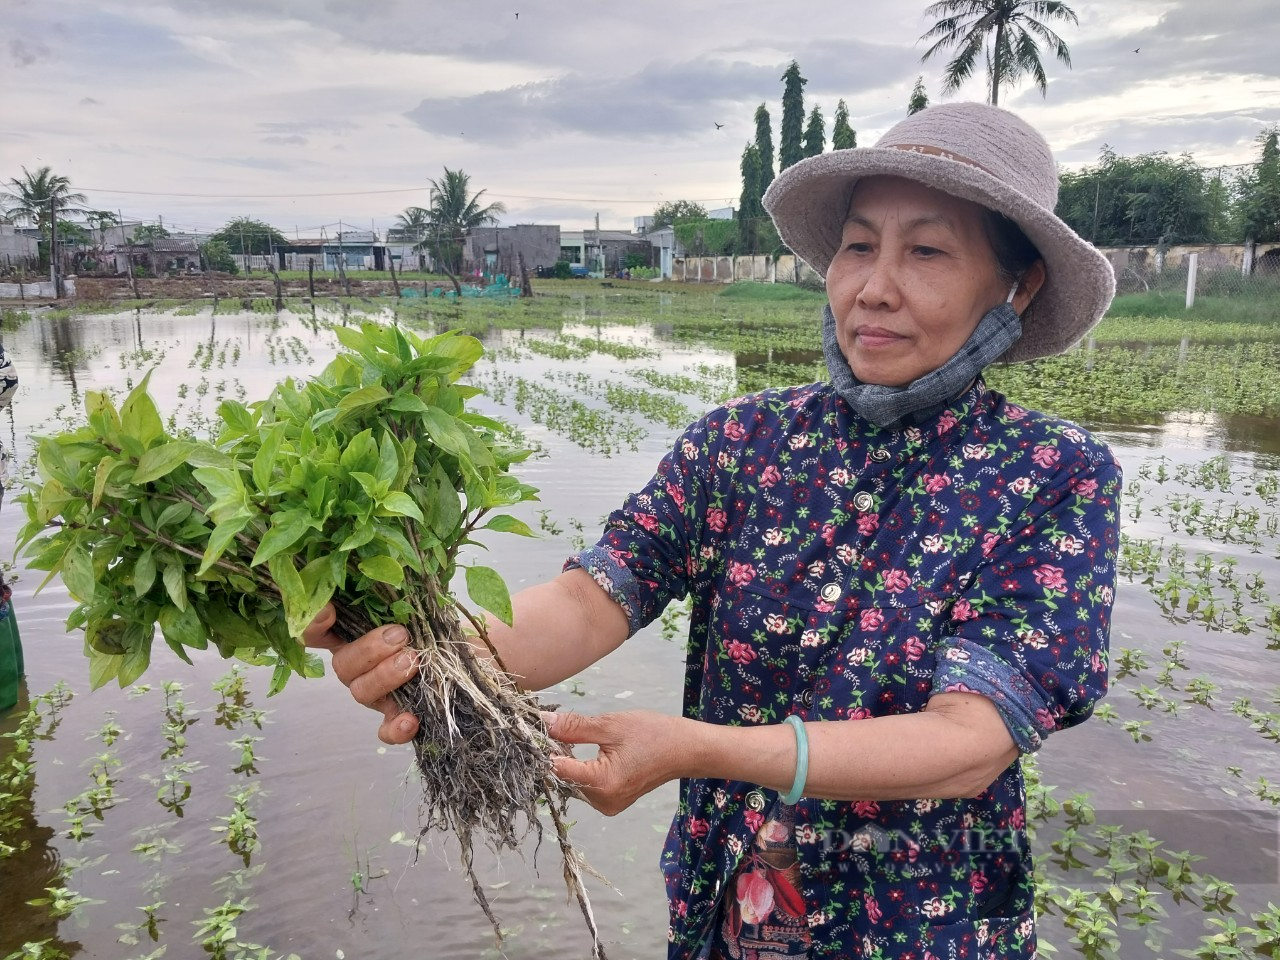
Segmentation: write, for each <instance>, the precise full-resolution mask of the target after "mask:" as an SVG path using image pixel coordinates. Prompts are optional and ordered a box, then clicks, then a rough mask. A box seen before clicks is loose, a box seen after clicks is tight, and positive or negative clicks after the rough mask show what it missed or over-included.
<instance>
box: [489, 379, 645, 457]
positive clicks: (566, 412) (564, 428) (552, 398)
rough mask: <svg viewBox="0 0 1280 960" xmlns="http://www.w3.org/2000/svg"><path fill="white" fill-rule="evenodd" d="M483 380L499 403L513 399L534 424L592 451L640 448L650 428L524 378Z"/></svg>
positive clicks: (607, 451) (608, 451)
mask: <svg viewBox="0 0 1280 960" xmlns="http://www.w3.org/2000/svg"><path fill="white" fill-rule="evenodd" d="M482 382H483V384H484V386H485V389H486V390H487V391H488V393H489V396H490V397H491V398H492V399H493V400H494V401H496V402H497V403H507V402H508V401H510V403H511V405H512V406H514V407H515V408H516V410H517V411H519V412H520V413H522V414H524V415H526V416H527V417H529V419H531V420H532V421H533V422H534V423H539V424H542V425H543V426H544V427H546V428H547V429H549V430H553V431H555V432H556V433H559V434H561V435H562V436H564V437H567V438H568V439H569V440H571V441H573V442H574V443H576V444H577V445H578V446H580V447H582V448H583V449H584V450H590V451H591V452H592V453H599V454H601V455H602V456H606V457H608V456H611V455H612V454H615V453H620V452H621V451H623V450H636V449H638V445H639V443H640V441H641V440H643V439H644V438H645V437H646V436H647V433H646V431H645V430H644V429H643V428H641V427H638V426H636V424H635V423H634V422H633V421H632V420H631V419H629V418H626V417H619V416H615V415H613V414H612V413H609V412H608V411H605V410H598V409H596V408H595V407H589V406H587V405H586V404H585V403H583V402H582V401H581V400H575V399H572V398H569V397H566V396H564V395H563V394H561V393H560V392H559V391H557V390H552V389H551V388H550V387H544V386H542V385H541V384H538V383H534V382H533V381H531V380H526V379H525V378H524V377H516V376H511V375H504V374H496V375H493V376H491V377H487V378H483V379H482Z"/></svg>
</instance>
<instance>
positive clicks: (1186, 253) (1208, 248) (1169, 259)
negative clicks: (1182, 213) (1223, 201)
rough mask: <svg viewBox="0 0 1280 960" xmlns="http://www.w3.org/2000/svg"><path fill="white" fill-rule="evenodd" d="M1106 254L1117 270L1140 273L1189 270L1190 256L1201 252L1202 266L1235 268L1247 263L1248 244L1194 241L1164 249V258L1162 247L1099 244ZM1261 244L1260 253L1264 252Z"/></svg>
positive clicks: (1238, 268)
mask: <svg viewBox="0 0 1280 960" xmlns="http://www.w3.org/2000/svg"><path fill="white" fill-rule="evenodd" d="M1098 249H1099V250H1100V251H1101V252H1102V254H1103V256H1105V257H1106V258H1107V259H1108V260H1110V261H1111V266H1112V267H1114V268H1115V271H1116V273H1117V274H1121V273H1123V272H1124V271H1125V270H1135V271H1137V272H1140V273H1151V272H1159V271H1160V270H1162V269H1163V270H1186V268H1187V262H1188V258H1189V257H1190V256H1191V254H1193V253H1198V254H1200V267H1199V269H1201V270H1212V271H1219V270H1236V271H1241V270H1242V269H1243V266H1244V259H1245V245H1244V244H1242V243H1191V244H1178V245H1176V246H1171V247H1166V248H1165V249H1164V257H1163V260H1162V258H1161V255H1160V248H1159V247H1156V246H1145V247H1099V248H1098ZM1263 252H1264V251H1263V249H1262V248H1259V250H1258V255H1259V256H1261V255H1262V254H1263Z"/></svg>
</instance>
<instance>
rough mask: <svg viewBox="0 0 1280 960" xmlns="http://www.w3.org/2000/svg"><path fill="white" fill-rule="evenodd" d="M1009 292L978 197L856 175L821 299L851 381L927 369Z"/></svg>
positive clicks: (909, 375)
mask: <svg viewBox="0 0 1280 960" xmlns="http://www.w3.org/2000/svg"><path fill="white" fill-rule="evenodd" d="M1008 295H1009V285H1008V284H1006V283H1005V282H1004V281H1003V280H1001V279H1000V277H999V274H998V271H997V267H996V259H995V254H994V253H993V252H992V249H991V244H990V242H989V241H988V240H987V236H986V233H985V231H984V230H983V227H982V208H981V207H980V206H978V204H976V203H971V202H970V201H968V200H961V199H960V198H958V197H953V196H950V195H949V194H945V193H942V192H940V191H938V190H934V189H932V188H931V187H926V186H925V185H924V184H921V183H917V182H915V181H913V180H904V179H901V178H899V177H864V178H863V179H861V180H859V181H858V184H857V186H856V187H855V188H854V191H853V199H852V201H851V202H850V204H849V214H848V219H847V220H846V221H845V225H844V231H843V235H842V237H841V242H840V249H839V250H838V251H837V253H836V256H835V259H834V260H832V261H831V266H830V267H829V268H828V270H827V299H828V300H829V301H830V302H831V311H832V313H833V314H834V315H835V321H836V339H837V340H838V342H839V344H840V349H841V351H842V352H843V353H844V356H845V359H846V360H848V362H849V366H850V367H851V368H852V370H853V373H854V375H855V376H856V377H857V378H858V379H859V380H861V381H862V382H863V383H873V384H881V385H884V386H891V387H901V386H906V385H907V384H909V383H911V381H913V380H915V379H917V378H919V377H921V376H923V375H924V374H926V373H929V372H930V371H932V370H936V369H937V368H938V367H940V366H942V365H943V364H944V363H946V362H947V361H948V360H949V359H951V357H952V356H954V355H955V353H956V351H958V350H959V349H960V347H961V346H962V345H963V344H964V342H965V341H966V340H968V339H969V336H970V335H971V334H972V333H973V331H974V328H975V327H977V325H978V322H979V321H980V320H981V319H982V317H983V315H984V314H985V313H986V312H987V311H988V310H990V309H991V308H992V307H994V306H996V305H998V304H1000V303H1003V302H1004V301H1005V299H1006V297H1008ZM1029 299H1030V298H1029V297H1026V296H1025V295H1022V296H1020V297H1019V298H1018V299H1017V300H1015V302H1014V307H1015V309H1018V310H1021V309H1022V308H1023V307H1025V305H1026V303H1025V300H1029ZM1020 301H1021V302H1020Z"/></svg>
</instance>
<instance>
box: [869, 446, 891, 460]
mask: <svg viewBox="0 0 1280 960" xmlns="http://www.w3.org/2000/svg"><path fill="white" fill-rule="evenodd" d="M869 456H870V458H871V460H872V462H873V463H884V462H885V461H886V460H888V459H889V451H888V450H885V449H883V448H881V447H877V448H876V449H875V450H872V451H871V453H870V454H869Z"/></svg>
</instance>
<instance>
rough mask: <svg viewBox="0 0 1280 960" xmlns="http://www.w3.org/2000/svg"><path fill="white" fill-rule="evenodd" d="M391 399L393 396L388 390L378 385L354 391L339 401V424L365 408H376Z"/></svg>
mask: <svg viewBox="0 0 1280 960" xmlns="http://www.w3.org/2000/svg"><path fill="white" fill-rule="evenodd" d="M390 398H391V394H389V393H388V392H387V390H386V388H385V387H380V386H378V385H376V384H375V385H373V386H370V387H361V388H360V389H359V390H354V391H352V392H351V393H348V394H347V395H346V396H345V397H343V398H342V399H341V400H339V401H338V422H339V423H341V422H342V421H343V420H345V419H346V418H347V417H349V416H351V415H352V414H354V413H356V412H357V411H360V410H363V409H364V408H365V407H371V406H374V405H376V404H379V403H382V402H383V401H385V400H389V399H390Z"/></svg>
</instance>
